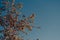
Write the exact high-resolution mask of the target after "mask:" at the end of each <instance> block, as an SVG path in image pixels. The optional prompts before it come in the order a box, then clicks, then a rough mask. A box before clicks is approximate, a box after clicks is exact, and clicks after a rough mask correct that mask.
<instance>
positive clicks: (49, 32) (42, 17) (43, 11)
mask: <svg viewBox="0 0 60 40" xmlns="http://www.w3.org/2000/svg"><path fill="white" fill-rule="evenodd" d="M16 2H21V3H23V9H22V11H21V12H22V13H23V14H25V15H30V14H32V13H33V12H34V13H35V14H36V17H35V25H36V26H40V27H41V29H40V30H37V29H36V28H33V30H32V32H31V33H29V34H28V35H25V37H24V38H25V39H27V38H31V40H36V39H37V38H39V39H40V40H60V0H16Z"/></svg>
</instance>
